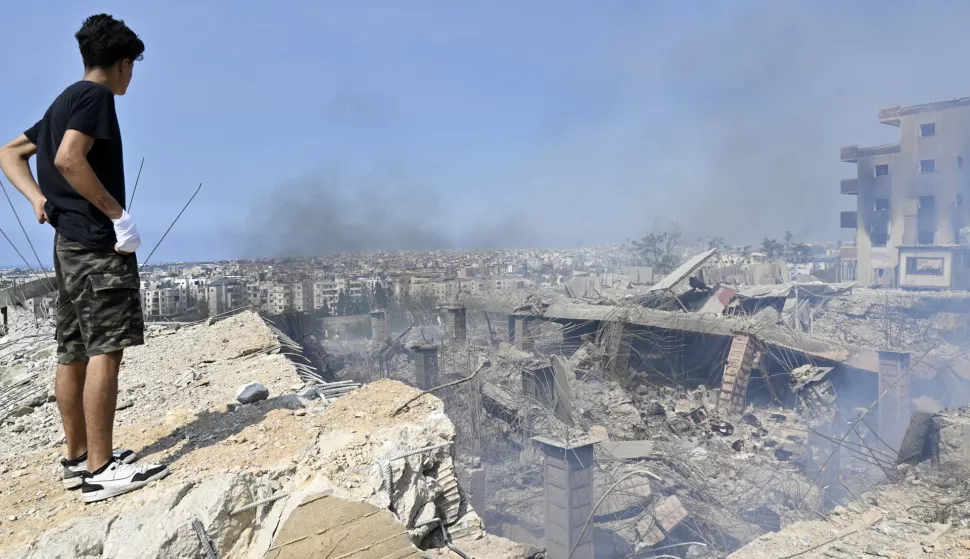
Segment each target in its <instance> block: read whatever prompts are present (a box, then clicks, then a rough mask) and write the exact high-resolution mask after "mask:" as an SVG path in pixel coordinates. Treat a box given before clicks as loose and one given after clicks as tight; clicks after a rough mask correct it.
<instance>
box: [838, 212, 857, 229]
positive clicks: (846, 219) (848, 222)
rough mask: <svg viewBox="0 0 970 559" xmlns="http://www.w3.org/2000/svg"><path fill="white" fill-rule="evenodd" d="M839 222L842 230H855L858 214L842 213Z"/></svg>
mask: <svg viewBox="0 0 970 559" xmlns="http://www.w3.org/2000/svg"><path fill="white" fill-rule="evenodd" d="M839 221H840V222H841V225H842V229H856V228H858V227H859V213H858V212H854V211H853V212H842V214H841V215H840V216H839Z"/></svg>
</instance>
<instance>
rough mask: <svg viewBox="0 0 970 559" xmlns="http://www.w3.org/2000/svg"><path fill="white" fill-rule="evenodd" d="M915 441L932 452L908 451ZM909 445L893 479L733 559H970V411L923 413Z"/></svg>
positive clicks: (914, 425) (765, 539)
mask: <svg viewBox="0 0 970 559" xmlns="http://www.w3.org/2000/svg"><path fill="white" fill-rule="evenodd" d="M914 446H915V447H919V448H920V449H921V450H922V449H925V452H915V453H914V452H913V451H912V449H911V448H907V447H914ZM902 447H903V448H901V450H900V454H899V458H898V460H897V461H898V462H899V465H898V466H897V467H896V470H897V475H896V476H894V482H893V483H888V484H881V485H878V486H872V487H871V488H870V490H869V491H866V492H863V493H861V494H860V495H859V499H857V500H854V501H852V502H849V503H848V504H846V505H845V506H838V507H835V508H834V509H833V510H832V511H831V512H830V513H829V514H828V515H827V517H826V518H825V519H824V520H813V521H806V522H796V523H794V524H791V525H790V526H786V527H785V528H784V529H782V530H781V531H779V532H777V533H773V534H767V535H764V536H762V537H760V538H759V539H757V540H755V541H754V542H752V543H750V544H748V545H746V546H745V547H743V548H742V549H740V550H738V551H737V552H735V553H734V554H732V555H730V556H729V558H730V559H768V558H771V559H777V558H779V557H795V556H797V557H806V558H809V559H811V558H823V557H824V558H835V559H841V558H846V559H847V558H850V557H860V556H866V557H868V556H872V557H886V558H894V559H909V558H912V557H940V558H963V557H970V481H968V477H967V475H968V473H970V409H968V408H963V409H960V410H950V411H945V412H942V413H939V414H920V413H918V414H916V415H915V416H914V418H913V420H912V422H911V424H910V428H909V429H908V431H907V434H906V439H904V442H903V445H902Z"/></svg>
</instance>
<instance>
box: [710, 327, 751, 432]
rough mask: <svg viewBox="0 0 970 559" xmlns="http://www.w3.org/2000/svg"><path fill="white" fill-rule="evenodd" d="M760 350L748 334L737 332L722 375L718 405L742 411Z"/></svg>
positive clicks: (732, 411)
mask: <svg viewBox="0 0 970 559" xmlns="http://www.w3.org/2000/svg"><path fill="white" fill-rule="evenodd" d="M757 354H758V352H757V349H756V348H755V345H754V342H753V341H752V340H751V337H750V336H748V335H747V334H735V335H734V338H733V339H732V340H731V349H730V350H728V358H727V362H726V363H725V364H724V373H723V374H722V375H721V393H720V395H719V396H718V400H717V407H718V409H721V410H723V411H724V412H726V413H740V412H741V411H742V410H744V406H745V404H746V402H747V398H748V382H749V381H750V380H751V369H752V368H753V367H754V365H755V364H756V363H755V362H756V361H757V359H758V356H757Z"/></svg>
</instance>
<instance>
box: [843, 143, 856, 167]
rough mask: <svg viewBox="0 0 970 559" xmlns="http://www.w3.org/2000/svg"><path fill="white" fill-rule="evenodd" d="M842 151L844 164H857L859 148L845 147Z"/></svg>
mask: <svg viewBox="0 0 970 559" xmlns="http://www.w3.org/2000/svg"><path fill="white" fill-rule="evenodd" d="M840 151H841V156H842V162H843V163H855V162H856V161H858V160H859V146H843V147H842V149H841V150H840Z"/></svg>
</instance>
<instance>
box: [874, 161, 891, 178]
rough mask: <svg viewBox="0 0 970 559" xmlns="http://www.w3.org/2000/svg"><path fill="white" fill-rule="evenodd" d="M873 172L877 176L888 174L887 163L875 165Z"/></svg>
mask: <svg viewBox="0 0 970 559" xmlns="http://www.w3.org/2000/svg"><path fill="white" fill-rule="evenodd" d="M875 173H876V176H877V177H886V176H889V164H888V163H883V164H882V165H876V166H875Z"/></svg>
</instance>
